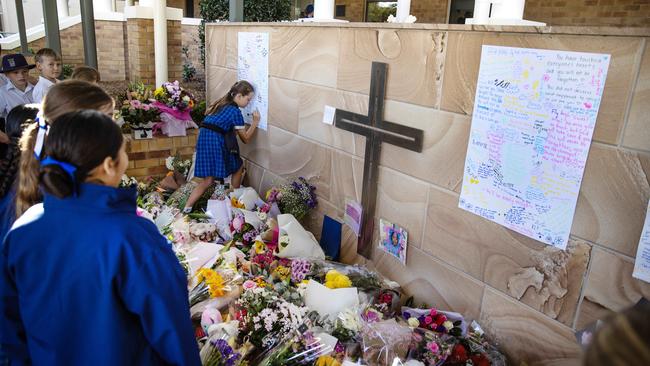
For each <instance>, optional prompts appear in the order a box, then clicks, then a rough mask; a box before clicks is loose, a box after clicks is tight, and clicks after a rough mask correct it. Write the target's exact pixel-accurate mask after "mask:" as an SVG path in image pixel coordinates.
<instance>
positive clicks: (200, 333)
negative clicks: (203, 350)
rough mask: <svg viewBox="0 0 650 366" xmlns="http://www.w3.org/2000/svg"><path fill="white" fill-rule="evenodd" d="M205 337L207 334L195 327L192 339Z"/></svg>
mask: <svg viewBox="0 0 650 366" xmlns="http://www.w3.org/2000/svg"><path fill="white" fill-rule="evenodd" d="M206 336H207V334H205V332H204V331H203V328H201V327H197V328H196V330H195V331H194V337H195V338H196V339H201V338H203V337H206Z"/></svg>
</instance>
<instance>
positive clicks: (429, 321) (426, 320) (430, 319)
mask: <svg viewBox="0 0 650 366" xmlns="http://www.w3.org/2000/svg"><path fill="white" fill-rule="evenodd" d="M432 322H433V319H432V318H431V317H430V316H427V317H426V318H424V324H426V325H429V324H431V323H432Z"/></svg>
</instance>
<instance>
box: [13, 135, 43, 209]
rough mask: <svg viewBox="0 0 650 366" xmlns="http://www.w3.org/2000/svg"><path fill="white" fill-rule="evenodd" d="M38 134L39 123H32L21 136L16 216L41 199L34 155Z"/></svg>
mask: <svg viewBox="0 0 650 366" xmlns="http://www.w3.org/2000/svg"><path fill="white" fill-rule="evenodd" d="M37 134H38V123H32V124H31V125H30V126H29V127H27V129H26V130H25V132H24V133H23V136H22V137H21V138H20V142H19V145H20V150H21V153H20V169H19V171H18V191H17V192H16V217H19V216H20V215H22V214H23V213H24V212H25V211H27V209H28V208H30V207H31V206H32V205H34V204H35V203H37V202H40V201H41V193H40V192H39V190H38V169H39V167H40V165H39V162H38V160H37V159H36V157H35V156H34V145H35V144H36V135H37Z"/></svg>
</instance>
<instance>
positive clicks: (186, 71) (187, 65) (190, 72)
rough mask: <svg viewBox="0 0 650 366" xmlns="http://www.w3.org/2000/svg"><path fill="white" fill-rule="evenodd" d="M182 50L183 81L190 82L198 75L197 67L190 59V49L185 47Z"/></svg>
mask: <svg viewBox="0 0 650 366" xmlns="http://www.w3.org/2000/svg"><path fill="white" fill-rule="evenodd" d="M181 52H183V74H182V77H183V81H184V82H189V81H192V80H194V77H196V67H194V65H192V61H190V50H189V49H188V48H187V47H183V48H182V49H181Z"/></svg>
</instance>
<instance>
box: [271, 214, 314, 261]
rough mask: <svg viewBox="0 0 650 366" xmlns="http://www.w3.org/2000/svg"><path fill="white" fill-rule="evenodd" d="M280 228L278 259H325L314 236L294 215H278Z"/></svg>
mask: <svg viewBox="0 0 650 366" xmlns="http://www.w3.org/2000/svg"><path fill="white" fill-rule="evenodd" d="M278 226H279V227H280V231H279V234H280V237H279V243H278V254H277V255H278V257H282V258H313V259H325V253H324V252H323V249H322V248H321V247H320V245H319V244H318V241H316V238H314V234H312V233H311V232H309V231H307V230H305V229H304V228H303V227H302V225H301V224H300V223H299V222H298V220H296V218H295V217H294V216H293V215H291V214H283V215H278Z"/></svg>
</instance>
